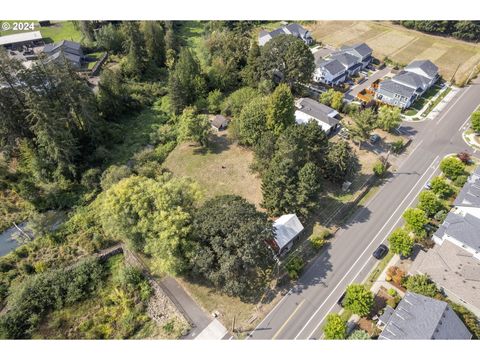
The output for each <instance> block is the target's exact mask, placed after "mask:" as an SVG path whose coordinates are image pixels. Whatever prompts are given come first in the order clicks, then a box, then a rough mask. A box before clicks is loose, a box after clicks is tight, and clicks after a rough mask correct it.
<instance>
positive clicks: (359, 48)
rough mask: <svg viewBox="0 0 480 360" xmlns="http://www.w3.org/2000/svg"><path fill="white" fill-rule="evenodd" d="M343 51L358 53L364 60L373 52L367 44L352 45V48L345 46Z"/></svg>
mask: <svg viewBox="0 0 480 360" xmlns="http://www.w3.org/2000/svg"><path fill="white" fill-rule="evenodd" d="M342 49H343V50H345V51H348V52H352V53H357V54H358V55H360V56H361V57H362V58H363V57H365V56H367V55H371V54H372V51H373V50H372V49H371V48H370V46H368V45H367V44H365V43H360V44H355V45H352V46H345V47H343V48H342Z"/></svg>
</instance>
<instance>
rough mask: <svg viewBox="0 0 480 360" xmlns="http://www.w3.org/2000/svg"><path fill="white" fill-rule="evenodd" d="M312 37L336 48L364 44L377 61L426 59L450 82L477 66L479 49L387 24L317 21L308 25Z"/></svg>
mask: <svg viewBox="0 0 480 360" xmlns="http://www.w3.org/2000/svg"><path fill="white" fill-rule="evenodd" d="M307 27H308V28H309V29H310V30H311V31H312V34H313V37H314V38H315V39H316V40H317V41H321V42H322V43H324V44H328V45H332V46H335V47H339V46H341V45H345V44H347V45H349V44H354V43H357V42H366V43H367V44H368V45H369V46H370V47H371V48H372V49H373V55H374V56H375V57H377V58H379V59H383V58H384V57H385V56H388V57H389V58H390V59H391V60H393V61H395V62H397V63H400V64H408V63H409V62H410V61H412V60H415V59H429V60H431V61H433V62H434V63H435V64H436V65H437V66H438V67H439V68H440V73H441V75H442V76H443V77H444V78H445V79H446V80H447V81H449V80H450V79H451V78H452V76H454V79H455V81H456V82H457V83H460V82H462V81H463V80H464V79H466V78H467V77H468V76H469V74H470V72H471V71H472V69H473V68H474V67H475V66H476V65H478V64H479V63H480V45H478V44H473V43H468V42H464V41H460V40H456V39H451V38H444V37H439V36H434V35H428V34H424V33H421V32H418V31H415V30H410V29H406V28H403V27H402V26H399V25H395V24H392V23H391V22H388V21H381V22H380V21H317V22H316V23H314V24H310V25H307Z"/></svg>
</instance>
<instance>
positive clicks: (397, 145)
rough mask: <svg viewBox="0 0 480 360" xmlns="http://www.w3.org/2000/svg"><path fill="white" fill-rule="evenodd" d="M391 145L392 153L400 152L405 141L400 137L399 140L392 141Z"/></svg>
mask: <svg viewBox="0 0 480 360" xmlns="http://www.w3.org/2000/svg"><path fill="white" fill-rule="evenodd" d="M391 147H392V152H393V153H394V154H400V153H401V152H402V151H403V149H404V147H405V143H404V142H403V139H400V140H397V141H394V142H393V143H392V144H391Z"/></svg>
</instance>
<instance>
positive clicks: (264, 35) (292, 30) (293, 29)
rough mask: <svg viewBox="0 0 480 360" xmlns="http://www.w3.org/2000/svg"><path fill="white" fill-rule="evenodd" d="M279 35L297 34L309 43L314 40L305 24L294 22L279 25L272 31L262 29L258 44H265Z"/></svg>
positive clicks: (297, 36) (296, 35) (298, 37)
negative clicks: (304, 26)
mask: <svg viewBox="0 0 480 360" xmlns="http://www.w3.org/2000/svg"><path fill="white" fill-rule="evenodd" d="M279 35H292V36H295V37H296V38H297V39H300V40H302V41H303V42H304V43H305V44H307V45H310V44H313V41H314V40H313V38H312V34H311V33H310V31H308V30H306V29H305V28H303V26H301V25H299V24H296V23H292V24H287V25H285V26H282V27H279V28H277V29H275V30H273V31H270V32H268V31H265V30H262V31H260V33H259V35H258V44H259V45H260V46H263V45H265V44H266V43H267V42H269V41H270V40H272V39H273V38H274V37H276V36H279Z"/></svg>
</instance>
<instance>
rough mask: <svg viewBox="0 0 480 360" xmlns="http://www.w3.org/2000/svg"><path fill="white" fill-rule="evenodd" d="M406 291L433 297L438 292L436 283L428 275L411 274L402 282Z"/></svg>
mask: <svg viewBox="0 0 480 360" xmlns="http://www.w3.org/2000/svg"><path fill="white" fill-rule="evenodd" d="M404 285H405V287H406V288H407V290H408V291H411V292H414V293H416V294H420V295H424V296H429V297H434V296H435V295H437V294H438V288H437V285H435V283H434V282H433V281H432V280H431V279H430V278H429V277H428V275H421V274H417V275H412V276H409V277H408V278H407V280H406V281H405V283H404Z"/></svg>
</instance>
